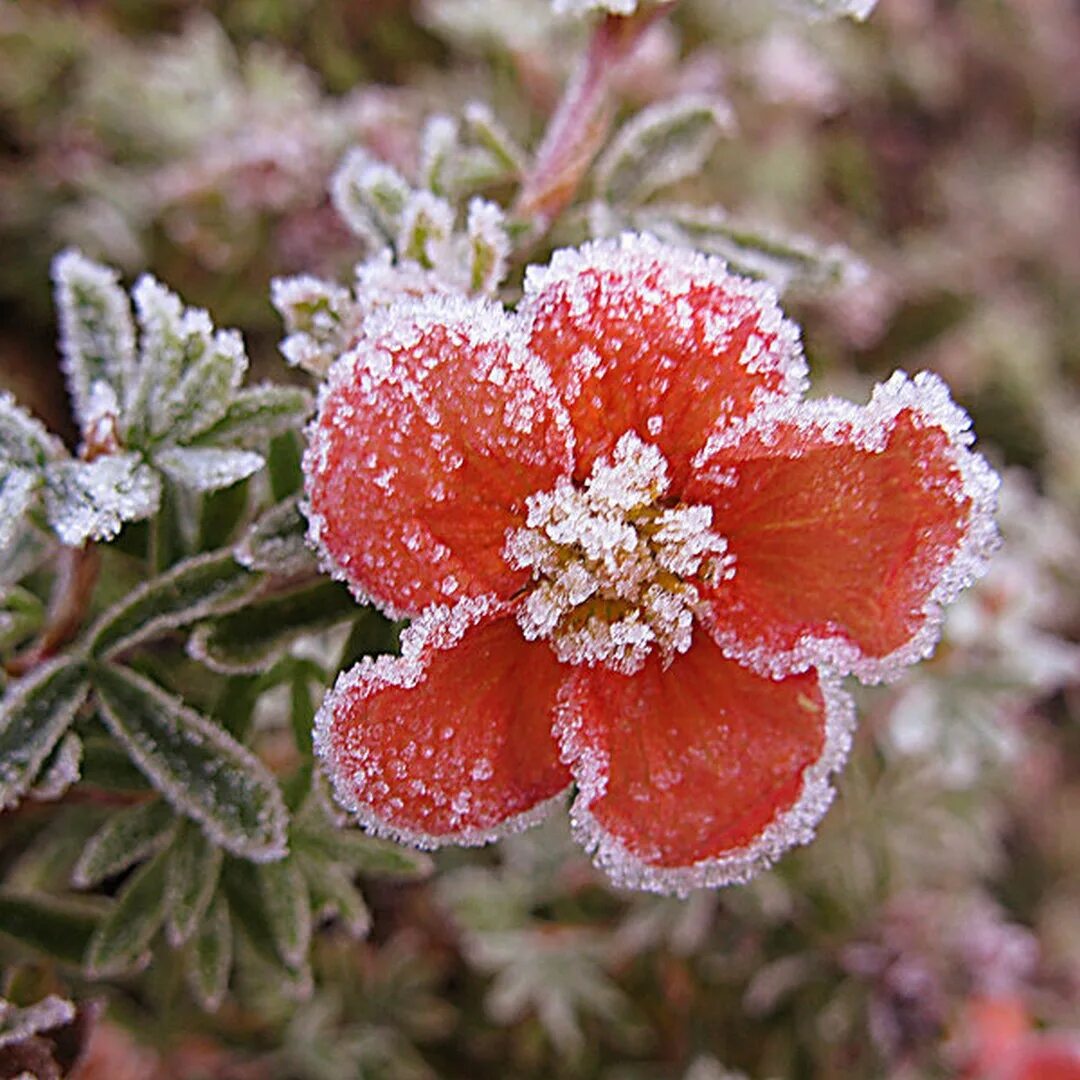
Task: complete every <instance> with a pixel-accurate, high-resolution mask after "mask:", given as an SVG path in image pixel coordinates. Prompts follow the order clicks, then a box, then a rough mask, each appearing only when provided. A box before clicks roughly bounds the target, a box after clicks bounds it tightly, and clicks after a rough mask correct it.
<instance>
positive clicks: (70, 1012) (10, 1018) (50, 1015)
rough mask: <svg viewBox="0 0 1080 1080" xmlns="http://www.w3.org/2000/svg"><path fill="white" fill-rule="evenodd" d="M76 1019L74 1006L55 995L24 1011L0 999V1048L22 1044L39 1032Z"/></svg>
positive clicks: (50, 1029) (61, 1025) (50, 995)
mask: <svg viewBox="0 0 1080 1080" xmlns="http://www.w3.org/2000/svg"><path fill="white" fill-rule="evenodd" d="M74 1019H75V1006H74V1004H73V1003H72V1002H70V1001H67V1000H65V999H64V998H62V997H57V996H56V995H55V994H49V996H48V997H44V998H42V999H41V1000H40V1001H37V1002H35V1003H34V1004H33V1005H28V1006H27V1007H26V1008H23V1009H20V1008H18V1007H16V1006H15V1005H12V1004H11V1002H9V1001H4V1000H2V999H0V1047H3V1046H9V1045H11V1044H12V1043H19V1042H22V1041H23V1040H24V1039H29V1038H30V1037H31V1036H33V1035H36V1034H37V1033H38V1032H42V1031H52V1029H53V1028H58V1027H63V1026H64V1025H65V1024H70V1023H71V1021H72V1020H74Z"/></svg>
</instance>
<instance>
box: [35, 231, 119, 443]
mask: <svg viewBox="0 0 1080 1080" xmlns="http://www.w3.org/2000/svg"><path fill="white" fill-rule="evenodd" d="M52 276H53V281H54V282H55V284H56V306H57V312H58V315H59V318H60V351H61V354H62V356H63V366H64V374H65V375H66V376H67V383H68V390H69V391H70V393H71V400H72V405H73V407H74V410H75V415H76V417H77V418H78V420H79V423H80V425H81V426H82V427H83V428H84V429H85V428H86V427H87V425H88V423H89V421H90V419H91V414H92V412H93V411H94V410H93V408H92V405H91V400H90V399H91V394H92V393H93V391H94V386H95V384H96V383H98V382H104V383H105V384H106V385H107V386H109V387H111V388H112V390H113V391H114V392H115V394H116V397H117V398H119V399H121V400H122V399H123V396H124V392H125V387H126V386H128V385H130V382H131V380H132V376H133V372H134V369H135V329H134V327H133V325H132V322H131V306H130V304H129V303H128V298H127V294H126V293H125V292H124V290H123V289H122V288H121V287H120V284H119V276H118V275H117V273H116V271H114V270H110V269H109V268H108V267H105V266H101V265H100V264H98V263H95V262H91V261H90V260H89V259H87V258H86V257H85V256H83V255H81V254H80V253H79V252H77V251H65V252H63V253H62V254H61V255H58V256H57V258H56V260H55V261H54V262H53V268H52Z"/></svg>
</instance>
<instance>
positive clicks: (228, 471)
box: [153, 446, 266, 491]
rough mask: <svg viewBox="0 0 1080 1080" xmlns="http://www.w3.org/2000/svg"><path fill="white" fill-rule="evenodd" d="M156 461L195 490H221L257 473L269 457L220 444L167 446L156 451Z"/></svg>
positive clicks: (175, 479) (156, 463)
mask: <svg viewBox="0 0 1080 1080" xmlns="http://www.w3.org/2000/svg"><path fill="white" fill-rule="evenodd" d="M153 460H154V464H155V465H156V466H157V467H158V468H159V469H161V471H162V472H164V473H165V475H166V476H168V477H169V478H170V479H171V480H174V481H176V483H178V484H180V485H182V486H183V487H186V488H189V489H191V490H192V491H218V490H220V489H221V488H227V487H232V485H233V484H236V483H239V482H240V481H241V480H246V479H247V478H248V477H249V476H252V475H254V474H255V473H257V472H258V471H259V470H260V469H261V468H262V467H263V466H264V465H265V464H266V459H265V458H264V457H263V456H262V455H261V454H256V453H255V452H254V451H253V450H230V449H228V448H225V447H217V446H168V447H165V448H164V449H162V450H157V451H155V452H154V457H153Z"/></svg>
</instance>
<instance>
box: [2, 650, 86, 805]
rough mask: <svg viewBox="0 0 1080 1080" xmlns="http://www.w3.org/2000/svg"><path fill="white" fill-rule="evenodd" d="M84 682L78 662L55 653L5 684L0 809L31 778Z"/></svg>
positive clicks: (79, 699) (71, 715)
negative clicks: (48, 661) (42, 662)
mask: <svg viewBox="0 0 1080 1080" xmlns="http://www.w3.org/2000/svg"><path fill="white" fill-rule="evenodd" d="M89 688H90V687H89V683H88V682H87V675H86V668H85V667H84V666H83V664H82V663H81V662H80V661H78V660H72V659H71V658H70V657H60V658H59V659H57V660H53V661H52V662H51V663H48V664H44V665H42V666H41V667H40V668H39V669H38V670H37V671H35V672H33V674H31V675H28V676H27V677H26V678H25V679H22V680H21V681H19V682H17V683H15V684H14V685H13V686H12V687H11V688H10V689H9V691H8V693H7V695H6V696H5V698H4V700H3V703H2V704H0V809H5V808H7V807H10V806H13V805H14V804H15V803H16V802H17V801H18V800H19V798H20V797H21V796H22V795H23V794H24V792H25V791H26V790H27V788H28V787H29V786H30V785H31V783H33V780H34V777H35V776H36V775H37V773H38V770H39V769H40V768H41V766H42V764H43V763H44V761H45V759H46V758H47V757H48V756H49V753H50V752H51V751H52V748H53V747H54V746H56V744H57V743H58V742H59V741H60V739H61V737H62V736H63V734H64V732H65V731H66V730H67V728H68V725H69V724H70V723H71V722H72V720H74V719H75V714H76V713H77V712H78V711H79V706H80V705H82V703H83V701H84V700H85V698H86V694H87V691H88V690H89Z"/></svg>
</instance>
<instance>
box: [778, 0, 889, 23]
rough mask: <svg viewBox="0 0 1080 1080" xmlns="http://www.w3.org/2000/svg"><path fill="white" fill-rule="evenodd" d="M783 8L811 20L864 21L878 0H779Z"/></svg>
mask: <svg viewBox="0 0 1080 1080" xmlns="http://www.w3.org/2000/svg"><path fill="white" fill-rule="evenodd" d="M780 2H781V3H782V5H783V6H784V7H787V8H789V9H791V10H792V11H797V12H799V13H800V14H802V15H805V16H806V17H807V18H811V19H840V18H845V17H846V18H850V19H860V20H861V19H865V18H867V17H868V16H869V14H870V12H871V11H873V10H874V8H875V7H877V2H878V0H780Z"/></svg>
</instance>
